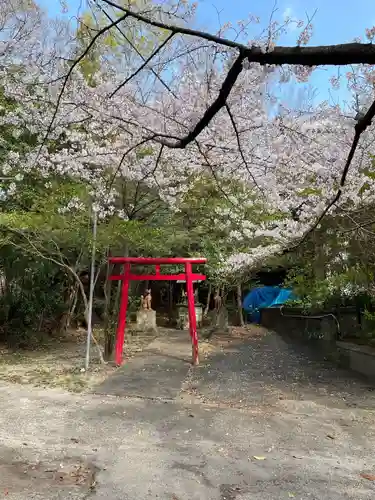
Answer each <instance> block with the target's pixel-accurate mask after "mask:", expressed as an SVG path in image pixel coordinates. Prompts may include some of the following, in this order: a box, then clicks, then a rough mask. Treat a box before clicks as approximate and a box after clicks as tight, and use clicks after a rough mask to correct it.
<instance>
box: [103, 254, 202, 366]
mask: <svg viewBox="0 0 375 500" xmlns="http://www.w3.org/2000/svg"><path fill="white" fill-rule="evenodd" d="M206 262H207V259H205V258H202V257H199V258H191V257H161V258H158V257H157V258H154V257H110V258H109V263H110V264H113V265H115V264H120V265H122V266H123V268H124V269H123V273H122V274H118V275H112V276H110V277H109V279H110V280H121V281H122V288H121V303H120V311H119V319H118V326H117V335H116V350H115V360H116V363H117V364H118V365H121V364H122V358H123V345H124V338H125V327H126V311H127V307H128V295H129V282H130V281H140V280H150V281H152V280H155V281H161V280H173V281H186V291H187V300H188V311H189V328H190V336H191V342H192V354H193V364H198V363H199V356H198V334H197V321H196V316H195V307H194V289H193V281H203V280H205V279H206V276H205V275H204V274H197V273H193V265H196V264H205V263H206ZM132 264H143V265H154V266H155V274H135V273H132V270H131V265H132ZM178 264H180V265H181V264H183V265H184V266H185V272H184V273H179V274H161V272H160V266H161V265H178Z"/></svg>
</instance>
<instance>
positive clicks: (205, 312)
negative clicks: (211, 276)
mask: <svg viewBox="0 0 375 500" xmlns="http://www.w3.org/2000/svg"><path fill="white" fill-rule="evenodd" d="M211 294H212V285H211V283H210V284H209V285H208V293H207V302H206V307H205V308H204V312H203V316H204V317H206V316H207V314H208V311H209V309H210V300H211Z"/></svg>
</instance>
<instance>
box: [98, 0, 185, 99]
mask: <svg viewBox="0 0 375 500" xmlns="http://www.w3.org/2000/svg"><path fill="white" fill-rule="evenodd" d="M93 1H94V2H95V5H96V6H97V7H98V8H99V9H100V10H101V12H103V14H104V15H105V17H106V18H107V19H108V20H109V21H110V22H111V23H114V20H113V19H112V17H111V16H110V15H109V14H108V12H107V11H106V10H105V9H103V7H102V6H101V5H100V4H99V3H98V2H97V0H93ZM116 29H117V31H118V32H119V33H120V34H121V35H122V36H123V37H124V39H125V40H126V41H127V43H128V44H129V45H130V47H131V48H132V49H133V50H134V51H135V52H136V54H137V55H138V56H139V57H140V58H141V59H142V60H143V61H145V57H144V56H143V55H142V53H141V52H140V51H139V50H138V49H137V47H136V46H135V45H134V43H132V41H131V40H130V39H129V38H128V37H127V36H126V34H125V33H124V32H123V31H122V29H121V28H120V27H119V26H118V25H116ZM150 70H151V72H152V74H153V75H154V76H155V78H157V79H158V80H159V81H160V83H161V84H162V85H164V87H165V88H166V89H167V90H168V92H170V93H171V94H172V95H173V97H177V96H176V95H175V94H174V92H173V91H172V90H171V88H170V87H169V85H167V84H166V83H165V81H164V80H163V79H162V78H161V77H160V75H158V74H157V72H156V71H155V70H154V69H153V68H150Z"/></svg>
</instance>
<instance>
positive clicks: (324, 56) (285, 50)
mask: <svg viewBox="0 0 375 500" xmlns="http://www.w3.org/2000/svg"><path fill="white" fill-rule="evenodd" d="M102 1H103V2H105V3H106V4H107V5H110V6H111V7H114V8H115V9H118V10H120V11H122V12H124V13H126V14H127V15H128V16H129V17H132V18H134V19H137V20H138V21H141V22H143V23H145V24H148V25H150V26H155V27H156V28H160V29H165V30H168V31H170V32H171V33H174V34H177V33H179V34H181V35H188V36H194V37H197V38H201V39H203V40H208V41H209V42H213V43H217V44H219V45H223V46H225V47H229V48H232V49H239V50H240V51H241V52H242V53H243V54H244V56H245V57H246V58H247V59H248V60H249V62H257V63H259V64H262V65H264V64H276V65H281V64H292V65H303V66H326V65H334V66H340V65H345V64H375V45H374V44H371V43H368V44H363V43H345V44H339V45H318V46H315V47H299V46H296V47H283V46H276V47H275V48H274V49H273V50H272V51H271V52H266V53H265V52H264V51H263V50H262V49H261V48H260V47H248V46H246V45H244V44H242V43H238V42H234V41H233V40H230V39H227V38H222V37H220V36H215V35H212V34H211V33H207V32H205V31H199V30H193V29H190V28H185V27H183V26H175V25H173V24H167V23H163V22H160V21H156V20H154V19H150V18H148V17H146V16H144V15H142V14H139V13H137V12H134V11H132V10H131V9H128V8H126V7H123V6H121V5H119V4H117V3H116V2H112V1H111V0H102Z"/></svg>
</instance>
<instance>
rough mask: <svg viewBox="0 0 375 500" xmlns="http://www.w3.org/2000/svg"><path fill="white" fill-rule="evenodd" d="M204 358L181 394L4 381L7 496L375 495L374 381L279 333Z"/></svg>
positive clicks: (23, 499)
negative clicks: (70, 389) (72, 389)
mask: <svg viewBox="0 0 375 500" xmlns="http://www.w3.org/2000/svg"><path fill="white" fill-rule="evenodd" d="M172 343H173V341H172ZM177 343H178V349H177V351H180V352H181V353H182V352H185V347H184V346H183V343H181V342H180V339H178V342H177ZM164 347H165V346H164ZM164 347H163V341H160V340H159V344H156V345H154V346H152V349H150V353H151V352H154V353H155V352H156V354H157V356H160V355H161V354H162V353H163V351H164ZM188 347H189V346H188V341H187V343H186V348H188ZM170 348H171V344H169V345H168V350H170ZM187 352H189V350H188V351H187ZM182 362H183V361H182ZM206 363H207V364H205V362H203V363H202V365H201V366H200V367H198V368H195V369H193V370H190V374H189V376H188V377H187V379H186V380H185V382H184V384H183V388H184V390H183V391H182V392H181V393H180V394H178V395H177V396H176V397H175V399H174V400H170V399H169V400H164V401H163V400H162V399H160V400H151V399H148V398H142V397H138V398H134V397H115V396H101V395H93V394H86V395H74V394H69V393H66V392H62V391H60V390H38V389H31V388H23V387H22V386H17V385H10V384H4V385H0V400H1V412H0V443H1V444H0V499H2V498H4V500H5V499H6V500H91V499H92V500H108V499H110V500H148V499H159V500H198V499H199V500H282V499H290V498H295V499H298V500H307V499H316V500H345V499H346V500H370V499H374V498H375V481H372V480H371V478H372V477H373V476H372V475H373V474H375V456H374V449H375V410H374V394H373V392H372V391H371V390H370V389H371V387H370V386H368V385H366V384H365V383H363V381H359V380H358V379H356V378H355V377H353V376H351V375H350V374H348V373H346V372H340V371H337V370H335V369H333V368H332V367H331V366H330V365H325V364H322V363H320V362H318V361H313V360H311V359H309V358H307V357H306V355H305V354H301V353H300V352H296V351H295V350H293V349H292V348H291V347H290V346H289V345H287V344H285V343H284V342H283V341H282V340H281V339H280V338H278V337H276V336H274V335H272V334H266V335H264V336H261V337H259V338H253V339H252V340H250V341H248V342H246V343H245V344H243V345H239V344H236V343H232V344H231V345H230V347H227V348H226V349H225V352H223V353H221V354H216V355H212V356H211V357H210V358H209V360H208V361H207V362H206ZM155 373H157V371H155ZM139 376H141V372H139ZM155 376H156V375H155ZM170 377H171V378H172V377H173V372H171V373H170ZM163 380H165V379H163ZM155 387H156V386H155ZM280 398H281V399H280ZM366 474H368V475H369V476H366ZM364 475H365V477H364ZM366 477H368V478H366ZM373 478H374V479H375V476H374V477H373Z"/></svg>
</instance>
